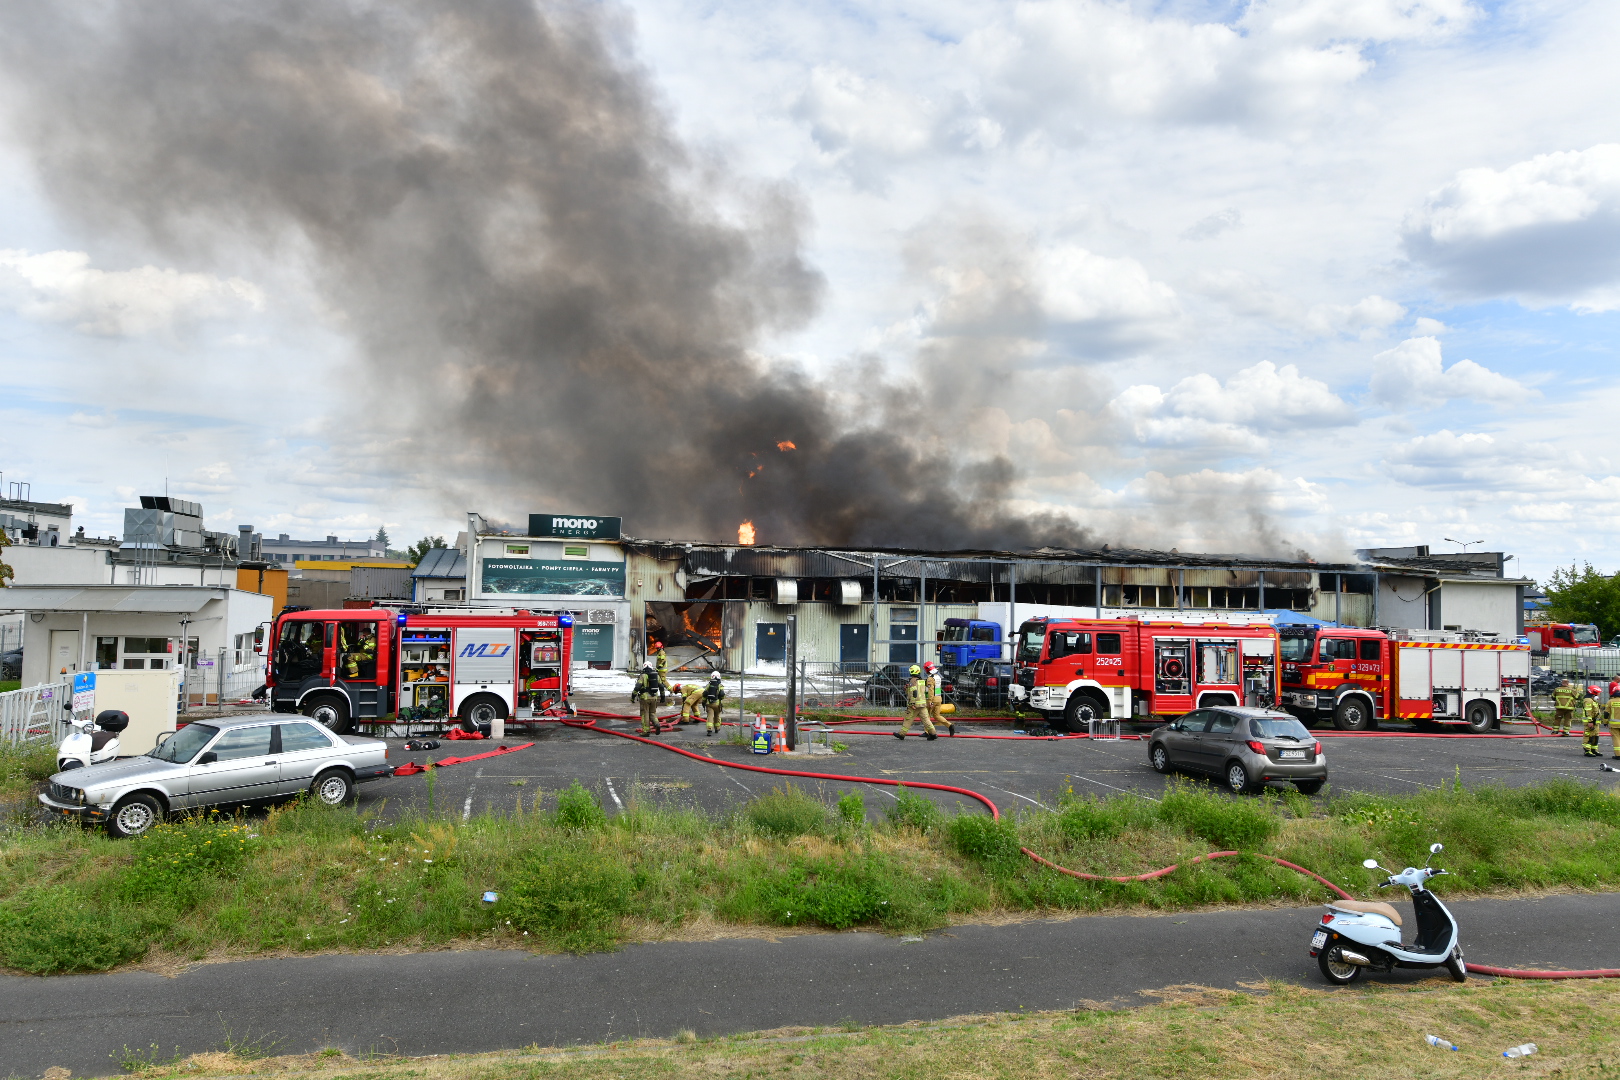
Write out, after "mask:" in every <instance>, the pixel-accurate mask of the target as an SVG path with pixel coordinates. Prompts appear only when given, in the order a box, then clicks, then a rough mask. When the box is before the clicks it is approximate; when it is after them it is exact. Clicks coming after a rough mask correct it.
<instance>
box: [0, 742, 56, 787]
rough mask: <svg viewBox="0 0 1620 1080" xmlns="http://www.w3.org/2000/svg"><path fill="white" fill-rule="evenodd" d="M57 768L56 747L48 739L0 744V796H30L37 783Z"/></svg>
mask: <svg viewBox="0 0 1620 1080" xmlns="http://www.w3.org/2000/svg"><path fill="white" fill-rule="evenodd" d="M55 771H56V747H54V746H53V745H51V743H50V742H49V741H48V740H39V741H36V742H31V743H25V744H24V745H22V746H17V745H15V744H13V743H0V799H15V798H19V797H22V796H27V795H31V794H32V793H33V791H34V788H35V786H36V785H38V784H39V783H40V782H41V781H42V780H45V779H47V778H49V777H50V775H51V774H52V773H54V772H55Z"/></svg>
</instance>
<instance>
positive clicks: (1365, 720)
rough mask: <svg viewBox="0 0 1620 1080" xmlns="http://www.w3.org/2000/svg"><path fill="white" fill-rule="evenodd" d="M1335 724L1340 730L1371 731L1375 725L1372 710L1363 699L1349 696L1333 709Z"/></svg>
mask: <svg viewBox="0 0 1620 1080" xmlns="http://www.w3.org/2000/svg"><path fill="white" fill-rule="evenodd" d="M1333 726H1334V727H1336V728H1338V729H1339V730H1340V731H1371V730H1372V729H1373V727H1374V726H1375V725H1374V724H1373V718H1372V710H1371V709H1369V708H1367V702H1366V701H1364V700H1363V699H1361V698H1358V697H1347V698H1345V699H1344V700H1343V701H1341V702H1339V707H1338V708H1336V709H1334V710H1333Z"/></svg>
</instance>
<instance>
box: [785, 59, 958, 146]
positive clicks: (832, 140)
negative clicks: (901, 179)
mask: <svg viewBox="0 0 1620 1080" xmlns="http://www.w3.org/2000/svg"><path fill="white" fill-rule="evenodd" d="M795 112H796V114H797V115H798V116H799V117H800V119H802V120H805V121H807V122H808V123H809V124H810V135H811V138H813V139H814V140H815V141H816V145H817V146H819V147H820V148H821V149H822V151H823V152H824V153H827V154H830V155H833V156H834V157H835V158H840V159H849V158H853V159H856V160H855V164H856V165H857V166H858V167H860V166H863V165H864V164H865V162H864V161H863V160H861V159H864V158H866V157H869V156H876V157H879V158H903V157H911V156H914V155H916V154H918V153H921V152H922V151H924V150H926V149H928V148H929V145H930V144H931V143H932V141H933V138H934V126H935V124H936V123H937V119H936V116H935V109H934V107H933V106H932V104H931V103H929V102H928V101H927V100H925V99H923V98H919V97H915V96H913V95H911V94H906V93H903V92H901V91H899V90H896V89H894V88H893V87H891V86H888V85H887V84H885V83H882V82H879V81H877V80H875V79H868V78H863V77H862V76H860V75H858V74H856V73H855V72H853V71H850V70H849V69H848V68H845V67H842V66H840V65H837V64H831V65H824V66H819V67H816V68H813V69H811V71H810V77H809V85H808V86H807V87H806V88H805V90H804V93H803V94H802V95H801V96H800V98H799V101H798V104H797V106H796V108H795Z"/></svg>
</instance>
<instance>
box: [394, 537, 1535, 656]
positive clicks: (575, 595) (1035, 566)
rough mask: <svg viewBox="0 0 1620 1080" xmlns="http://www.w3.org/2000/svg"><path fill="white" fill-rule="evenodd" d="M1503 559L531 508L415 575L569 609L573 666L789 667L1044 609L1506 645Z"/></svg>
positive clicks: (462, 591)
mask: <svg viewBox="0 0 1620 1080" xmlns="http://www.w3.org/2000/svg"><path fill="white" fill-rule="evenodd" d="M559 522H561V523H565V524H561V525H558V524H554V523H559ZM469 536H470V537H472V538H473V540H472V541H471V544H470V547H469V545H468V540H467V538H468V537H469ZM469 550H470V552H471V558H470V559H469V558H468V555H467V552H468V551H469ZM1510 558H1511V557H1510V556H1505V555H1503V554H1500V553H1494V552H1471V553H1458V554H1434V553H1432V552H1431V551H1430V550H1429V549H1428V548H1427V547H1422V546H1417V547H1404V548H1378V549H1372V550H1366V551H1361V552H1358V553H1357V558H1356V560H1354V561H1350V562H1343V563H1329V562H1317V561H1314V560H1310V559H1292V560H1289V559H1274V558H1264V557H1258V556H1250V555H1193V554H1182V553H1178V552H1173V551H1172V552H1160V551H1141V550H1131V549H1123V548H1110V547H1102V548H1099V549H1095V550H1083V551H1062V550H1055V549H1042V550H1038V551H1031V552H1013V551H909V550H905V549H899V548H886V549H878V550H873V549H848V548H841V549H834V548H820V547H815V548H810V547H765V546H753V545H744V544H704V543H682V542H680V541H677V540H647V539H639V538H636V537H632V536H629V535H624V534H623V533H622V531H621V519H619V518H616V517H581V516H578V515H572V516H569V515H550V514H534V515H531V516H530V518H529V527H528V529H527V530H526V531H525V532H524V533H523V534H521V535H520V534H518V533H516V532H514V531H513V530H511V529H501V528H498V527H495V526H492V525H490V524H488V523H487V522H486V521H485V520H484V519H483V518H482V517H481V516H480V515H478V514H470V515H468V530H467V532H466V533H465V534H463V536H462V537H460V538H458V543H457V546H456V547H454V548H445V549H439V550H436V551H433V552H430V553H429V557H428V558H426V559H424V560H423V562H422V563H421V565H419V566H418V567H417V568H416V570H415V571H414V572H413V573H414V575H415V583H416V588H415V591H414V594H413V597H412V598H413V600H414V601H415V602H416V603H417V604H419V605H431V606H440V605H459V604H465V605H466V606H468V607H470V608H491V607H493V608H513V607H522V608H528V609H531V610H534V611H570V612H572V613H573V614H574V616H575V618H576V620H577V622H576V632H575V641H576V643H575V653H574V658H575V660H576V661H582V662H585V663H587V664H589V665H590V666H594V667H605V668H606V667H611V668H629V667H639V666H640V665H641V664H642V663H643V662H645V660H646V658H647V655H648V654H647V642H648V641H649V640H651V641H655V642H661V643H663V644H664V645H665V647H666V649H667V651H668V653H669V658H670V662H671V665H672V667H674V668H675V669H676V670H679V669H681V668H691V669H694V670H707V669H709V668H719V669H721V670H724V671H728V672H735V671H746V670H749V669H751V668H755V667H758V666H759V665H761V664H767V663H772V662H776V663H780V662H781V660H782V659H783V638H784V627H785V625H786V616H787V615H789V614H794V615H795V616H796V623H797V630H796V633H797V640H798V655H799V657H800V658H801V659H808V660H812V661H817V662H821V663H832V662H836V663H838V664H840V665H843V666H845V667H847V668H851V669H859V668H864V667H866V666H867V665H877V664H886V663H901V664H909V663H915V662H918V661H920V660H922V659H937V656H933V655H932V654H931V653H930V652H929V649H928V648H927V646H926V645H925V644H924V643H935V645H936V647H937V643H938V642H940V641H942V640H944V638H945V635H946V633H947V621H948V620H957V621H961V620H977V621H981V622H991V623H995V624H997V625H998V626H1000V627H1001V628H1002V638H1001V639H1004V638H1005V637H1006V635H1007V634H1009V633H1010V632H1011V630H1012V629H1013V628H1016V626H1017V625H1018V624H1019V622H1020V621H1022V620H1023V619H1026V618H1030V617H1034V616H1039V615H1055V616H1064V617H1087V618H1139V617H1152V616H1161V617H1164V616H1174V617H1176V618H1178V619H1189V618H1205V619H1207V620H1209V621H1251V620H1256V619H1264V620H1266V621H1271V622H1281V623H1289V622H1297V621H1321V622H1330V623H1335V624H1339V625H1344V626H1353V627H1371V626H1381V627H1388V628H1391V629H1414V630H1439V631H1455V632H1475V633H1478V634H1480V635H1483V636H1485V637H1488V638H1495V639H1501V640H1507V639H1511V638H1516V637H1519V636H1521V635H1523V633H1524V594H1525V590H1526V588H1527V587H1533V586H1534V583H1533V582H1531V581H1529V580H1527V579H1524V578H1520V577H1516V576H1510V575H1509V574H1508V573H1507V565H1508V560H1509V559H1510ZM463 598H465V599H463ZM1001 639H998V640H1001Z"/></svg>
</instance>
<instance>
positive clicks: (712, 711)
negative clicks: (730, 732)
mask: <svg viewBox="0 0 1620 1080" xmlns="http://www.w3.org/2000/svg"><path fill="white" fill-rule="evenodd" d="M724 700H726V688H725V687H724V686H723V685H722V684H721V682H720V673H719V672H718V671H711V672H710V673H709V685H708V686H705V687H704V688H703V709H704V711H705V712H706V713H708V716H709V724H708V730H707V731H705V732H704V733H703V734H704V735H705V736H709V735H713V734H714V733H715V732H717V731H719V730H720V703H721V702H722V701H724Z"/></svg>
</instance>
